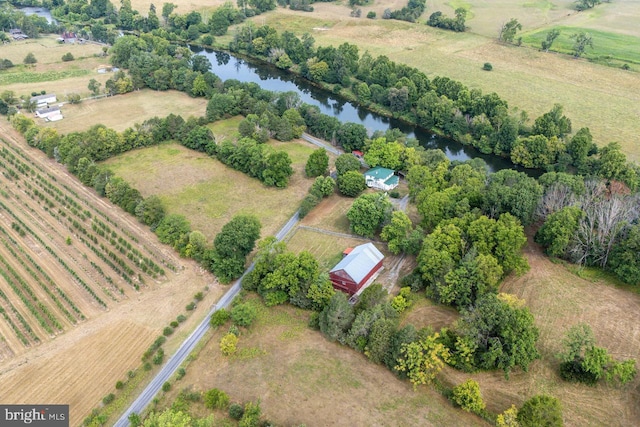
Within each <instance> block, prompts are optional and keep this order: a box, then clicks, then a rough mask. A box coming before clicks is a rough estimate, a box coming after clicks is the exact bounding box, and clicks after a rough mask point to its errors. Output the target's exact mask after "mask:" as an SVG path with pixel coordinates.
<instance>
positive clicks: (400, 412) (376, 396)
mask: <svg viewBox="0 0 640 427" xmlns="http://www.w3.org/2000/svg"><path fill="white" fill-rule="evenodd" d="M256 305H257V306H258V307H259V311H258V313H259V314H258V318H257V321H256V323H255V324H254V325H252V326H251V328H250V329H249V330H246V331H245V330H243V331H242V335H241V336H240V342H239V344H238V352H237V353H236V355H234V356H233V357H231V358H227V357H224V356H222V354H221V353H220V349H219V344H218V343H219V340H220V337H221V336H222V334H223V333H224V332H226V328H221V329H220V330H216V331H214V332H213V333H212V334H211V339H210V341H209V342H208V343H207V345H206V346H205V347H204V348H202V350H201V351H200V352H199V354H198V357H197V359H196V360H195V361H193V362H191V363H190V364H189V365H188V366H187V375H186V376H185V377H184V378H183V379H182V380H179V381H177V382H176V383H175V385H174V387H173V388H172V391H171V392H169V394H168V395H167V396H166V397H165V399H163V400H162V401H161V404H160V407H164V406H165V405H167V406H168V405H169V404H170V402H171V401H172V400H173V399H174V398H175V396H176V395H177V393H179V392H180V390H182V389H185V388H187V389H190V390H191V391H206V390H209V389H211V388H214V387H216V388H219V389H221V390H223V391H225V392H226V393H228V394H229V396H230V397H231V401H232V402H247V401H249V400H253V401H256V400H258V399H260V405H261V407H262V410H263V414H264V418H266V419H269V420H270V421H272V422H274V423H276V424H277V425H307V426H331V425H345V426H346V425H348V426H356V425H357V426H371V425H397V426H410V425H421V426H431V425H433V426H463V425H464V426H474V425H487V424H485V423H484V422H483V421H482V420H480V419H479V418H478V417H475V416H473V415H470V414H467V413H466V412H464V411H461V410H458V409H455V408H453V406H451V405H450V404H449V403H448V402H447V401H446V399H445V398H444V397H442V396H441V395H439V394H438V393H436V392H435V391H433V390H432V389H429V388H420V389H419V390H418V391H413V388H412V387H411V385H410V384H409V383H408V382H406V381H400V380H398V379H397V377H396V376H395V375H394V374H393V373H392V372H390V371H389V370H387V369H386V368H384V367H382V366H379V365H375V364H373V363H370V362H369V361H367V359H366V358H365V357H364V356H363V355H362V354H359V353H357V352H355V351H353V350H351V349H349V348H347V347H344V346H341V345H339V344H337V343H331V342H329V341H327V340H326V339H325V338H324V337H323V336H322V335H321V334H320V332H317V331H314V330H311V329H309V328H308V327H307V326H306V325H307V322H308V318H309V314H310V312H308V311H302V310H299V309H295V308H293V307H272V308H265V307H263V306H262V305H261V304H260V303H258V302H256ZM193 410H194V413H197V414H198V415H201V416H204V415H206V414H208V413H210V412H209V411H206V410H205V409H204V408H202V406H200V405H197V406H196V405H194V407H193ZM220 417H221V415H220V416H217V418H216V419H220Z"/></svg>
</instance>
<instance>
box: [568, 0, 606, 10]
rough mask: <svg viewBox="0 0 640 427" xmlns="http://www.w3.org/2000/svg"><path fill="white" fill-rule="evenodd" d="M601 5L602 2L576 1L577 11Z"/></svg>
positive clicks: (600, 0) (599, 0)
mask: <svg viewBox="0 0 640 427" xmlns="http://www.w3.org/2000/svg"><path fill="white" fill-rule="evenodd" d="M607 1H610V0H607ZM600 3H602V0H576V1H575V5H576V10H586V9H591V8H593V7H595V6H597V5H599V4H600Z"/></svg>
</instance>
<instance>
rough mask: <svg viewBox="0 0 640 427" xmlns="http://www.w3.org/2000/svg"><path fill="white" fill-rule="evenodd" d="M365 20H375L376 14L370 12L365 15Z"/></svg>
mask: <svg viewBox="0 0 640 427" xmlns="http://www.w3.org/2000/svg"><path fill="white" fill-rule="evenodd" d="M367 18H369V19H376V13H375V12H374V11H373V10H372V11H370V12H369V13H367Z"/></svg>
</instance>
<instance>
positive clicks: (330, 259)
mask: <svg viewBox="0 0 640 427" xmlns="http://www.w3.org/2000/svg"><path fill="white" fill-rule="evenodd" d="M362 243H366V240H363V239H350V238H347V237H339V236H332V235H328V234H322V233H319V232H316V231H313V230H308V229H304V228H299V229H297V230H296V231H295V234H294V235H293V236H291V238H290V239H289V241H288V242H287V248H289V250H291V251H293V252H295V253H300V252H302V251H307V252H309V253H311V254H312V255H313V256H314V257H315V259H317V260H318V263H319V264H320V269H321V270H323V271H325V270H326V271H329V270H330V269H332V268H333V267H334V266H335V265H336V264H337V263H338V261H340V259H341V258H342V251H344V250H345V249H346V248H352V247H354V246H357V245H361V244H362Z"/></svg>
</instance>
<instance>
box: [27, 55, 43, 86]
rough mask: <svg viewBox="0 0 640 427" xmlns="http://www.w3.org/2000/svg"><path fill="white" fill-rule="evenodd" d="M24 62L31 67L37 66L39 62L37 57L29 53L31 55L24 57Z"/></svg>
mask: <svg viewBox="0 0 640 427" xmlns="http://www.w3.org/2000/svg"><path fill="white" fill-rule="evenodd" d="M22 62H24V63H25V64H27V65H31V64H35V63H36V62H38V60H37V59H36V57H35V55H34V54H33V53H31V52H29V53H27V56H25V57H24V60H23V61H22ZM43 95H44V94H43Z"/></svg>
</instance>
